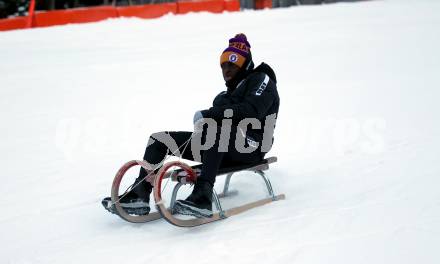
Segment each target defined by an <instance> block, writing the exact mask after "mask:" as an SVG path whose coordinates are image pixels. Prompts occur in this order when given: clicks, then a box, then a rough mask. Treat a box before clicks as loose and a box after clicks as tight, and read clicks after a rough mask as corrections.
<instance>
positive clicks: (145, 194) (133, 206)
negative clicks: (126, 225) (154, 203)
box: [101, 177, 153, 215]
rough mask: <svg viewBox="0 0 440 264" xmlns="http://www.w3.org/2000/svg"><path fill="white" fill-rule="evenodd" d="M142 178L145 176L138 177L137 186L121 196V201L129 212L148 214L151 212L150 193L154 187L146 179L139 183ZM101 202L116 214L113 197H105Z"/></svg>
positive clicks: (122, 205)
mask: <svg viewBox="0 0 440 264" xmlns="http://www.w3.org/2000/svg"><path fill="white" fill-rule="evenodd" d="M141 180H143V177H138V178H137V179H136V181H135V183H134V185H137V186H136V187H134V188H133V189H132V190H130V191H129V192H128V193H126V194H125V195H120V196H119V199H120V200H119V203H120V204H121V207H122V208H123V209H124V210H125V211H126V212H127V214H132V215H147V214H148V213H150V193H151V191H152V189H153V187H152V186H151V184H150V183H148V182H146V181H142V182H141V183H140V184H137V183H138V182H139V181H141ZM101 203H102V205H103V206H104V208H105V209H106V210H107V211H109V212H110V213H113V214H116V207H115V205H114V204H113V203H112V199H111V197H106V198H104V199H103V200H102V202H101Z"/></svg>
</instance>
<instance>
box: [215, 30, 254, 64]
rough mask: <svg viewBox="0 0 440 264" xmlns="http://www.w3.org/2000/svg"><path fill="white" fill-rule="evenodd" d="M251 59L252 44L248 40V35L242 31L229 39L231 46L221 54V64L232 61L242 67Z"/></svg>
mask: <svg viewBox="0 0 440 264" xmlns="http://www.w3.org/2000/svg"><path fill="white" fill-rule="evenodd" d="M249 60H252V56H251V44H249V42H248V41H247V38H246V35H245V34H243V33H240V34H237V35H235V37H233V38H231V39H230V40H229V47H227V48H226V49H225V50H224V51H223V53H222V55H221V56H220V65H221V64H222V63H224V62H231V63H234V64H235V65H237V66H238V67H240V68H241V67H243V65H244V63H245V62H246V61H249Z"/></svg>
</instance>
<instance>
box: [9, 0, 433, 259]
mask: <svg viewBox="0 0 440 264" xmlns="http://www.w3.org/2000/svg"><path fill="white" fill-rule="evenodd" d="M439 14H440V2H439V1H435V0H432V1H428V0H420V1H410V0H407V1H405V0H401V1H398V0H395V1H391V0H390V1H373V2H363V3H356V4H334V5H324V6H307V7H295V8H287V9H278V10H265V11H259V12H255V11H247V12H241V13H230V14H228V13H225V14H222V15H212V14H204V13H203V14H190V15H185V16H166V17H163V18H160V19H156V20H139V19H116V20H108V21H104V22H101V23H95V24H82V25H70V26H64V27H52V28H41V29H33V30H24V31H13V32H2V33H0V50H1V53H0V80H1V88H0V102H1V104H0V118H1V122H2V123H1V129H0V138H1V141H0V148H1V159H0V160H1V161H0V164H1V168H2V173H1V175H0V177H1V184H0V193H1V194H2V198H1V200H0V206H1V208H2V212H1V214H0V233H1V235H0V246H1V250H0V263H123V262H127V261H128V262H129V263H208V262H209V263H227V262H231V263H298V264H299V263H350V264H351V263H369V264H370V263H375V264H377V263H387V264H388V263H399V264H402V263H411V264H412V263H423V264H428V263H429V264H434V263H439V261H440V253H439V251H438V245H440V192H439V184H440V179H439V176H440V175H439V174H440V164H439V158H438V152H439V148H440V140H439V138H438V135H439V132H440V125H439V123H438V118H439V114H440V107H439V106H438V99H439V98H440V91H439V87H440V75H439V73H440V52H439V51H438V47H440V33H439V32H440V30H439V28H440V15H439ZM238 32H244V33H246V34H247V35H248V38H249V40H250V42H251V45H252V52H253V56H254V60H255V61H256V63H260V62H262V61H265V62H267V63H269V64H270V65H272V66H273V68H274V69H275V70H276V72H277V74H278V78H279V93H280V96H281V109H280V117H279V121H278V125H277V129H276V140H275V146H274V149H273V150H272V152H271V153H270V154H271V155H276V156H278V157H279V162H278V163H277V164H275V165H274V166H273V168H272V169H271V170H270V171H269V172H268V175H269V176H270V178H271V179H272V182H273V185H274V188H275V190H276V191H277V192H278V193H285V194H286V196H287V200H285V201H281V202H276V203H272V204H270V205H268V206H265V207H261V208H258V209H256V210H253V211H250V212H247V213H245V214H242V215H239V216H236V217H233V218H230V219H227V220H224V221H220V222H217V223H213V224H210V225H206V226H201V227H197V228H192V229H182V228H177V227H174V226H171V225H170V224H168V223H166V222H165V221H162V220H159V221H156V222H152V223H148V224H130V223H127V222H123V221H122V220H121V219H119V218H118V217H116V216H114V215H110V214H108V213H107V212H106V211H104V210H103V209H102V208H101V205H100V200H101V198H102V197H103V196H106V195H108V194H109V192H110V186H111V181H112V178H113V175H114V174H115V172H116V171H117V169H118V168H119V167H120V166H121V165H122V164H123V163H124V162H126V161H128V160H131V159H140V158H141V157H142V154H143V151H144V147H145V145H146V143H147V139H148V136H149V134H150V133H152V132H155V131H161V130H190V129H191V128H192V116H193V113H194V111H196V110H199V109H204V108H207V107H209V105H210V103H211V100H212V98H213V96H214V95H216V94H217V93H218V92H219V91H220V90H222V89H223V87H224V86H223V80H222V77H221V73H220V68H219V65H218V61H219V55H220V52H221V51H222V50H223V49H224V48H225V47H226V45H227V40H228V38H229V37H231V36H233V35H234V34H235V33H238ZM253 179H255V177H253V175H248V174H243V175H240V176H237V177H236V178H234V179H233V181H232V183H231V184H232V187H233V188H234V189H238V190H239V191H240V194H239V195H238V196H236V197H233V198H230V200H228V201H227V204H228V205H231V206H232V205H238V204H240V203H242V202H245V201H247V200H252V199H256V198H259V197H263V196H264V195H265V193H264V189H263V183H262V182H260V181H259V180H257V181H253ZM221 187H222V181H219V182H218V186H217V188H219V189H220V188H221Z"/></svg>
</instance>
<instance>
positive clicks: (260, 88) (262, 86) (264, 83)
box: [255, 75, 269, 96]
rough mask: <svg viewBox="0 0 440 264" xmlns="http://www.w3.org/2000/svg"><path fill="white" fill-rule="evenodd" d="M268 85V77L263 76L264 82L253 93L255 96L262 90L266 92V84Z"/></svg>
mask: <svg viewBox="0 0 440 264" xmlns="http://www.w3.org/2000/svg"><path fill="white" fill-rule="evenodd" d="M268 83H269V76H267V75H265V76H264V80H263V82H262V83H261V85H260V87H259V88H258V90H257V91H256V92H255V95H257V96H260V95H261V94H262V93H263V92H264V90H266V87H267V84H268Z"/></svg>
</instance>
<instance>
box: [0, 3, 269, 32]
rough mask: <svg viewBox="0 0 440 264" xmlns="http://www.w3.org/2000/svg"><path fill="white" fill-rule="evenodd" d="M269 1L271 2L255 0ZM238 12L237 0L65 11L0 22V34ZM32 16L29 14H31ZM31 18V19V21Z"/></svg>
mask: <svg viewBox="0 0 440 264" xmlns="http://www.w3.org/2000/svg"><path fill="white" fill-rule="evenodd" d="M257 1H270V3H272V0H257ZM200 11H207V12H212V13H221V12H223V11H230V12H232V11H240V2H239V0H196V1H181V2H177V3H164V4H147V5H141V6H128V7H114V6H100V7H89V8H77V9H67V10H54V11H44V12H36V13H34V14H33V16H32V15H31V16H29V17H16V18H7V19H0V31H4V30H14V29H23V28H26V27H27V26H29V25H31V26H32V27H48V26H56V25H65V24H71V23H88V22H96V21H101V20H104V19H108V18H116V17H132V16H134V17H140V18H157V17H160V16H162V15H165V14H167V13H173V14H186V13H188V12H200ZM30 13H31V12H30ZM31 18H32V19H31Z"/></svg>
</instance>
